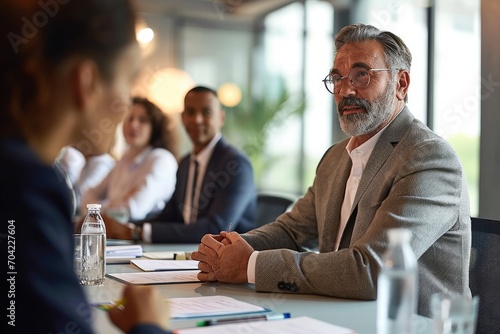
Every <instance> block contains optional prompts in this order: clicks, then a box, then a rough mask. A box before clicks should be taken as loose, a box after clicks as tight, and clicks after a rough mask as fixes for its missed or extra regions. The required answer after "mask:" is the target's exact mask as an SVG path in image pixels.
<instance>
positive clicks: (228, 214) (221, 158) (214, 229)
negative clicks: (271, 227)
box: [151, 138, 257, 243]
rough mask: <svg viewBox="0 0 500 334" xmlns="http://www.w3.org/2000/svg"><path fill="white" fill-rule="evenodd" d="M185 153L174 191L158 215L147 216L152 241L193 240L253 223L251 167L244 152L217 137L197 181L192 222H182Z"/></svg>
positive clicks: (240, 229)
mask: <svg viewBox="0 0 500 334" xmlns="http://www.w3.org/2000/svg"><path fill="white" fill-rule="evenodd" d="M188 171H189V156H186V157H184V158H183V159H182V161H181V163H180V164H179V169H178V170H177V184H176V186H175V191H174V194H173V195H172V198H171V199H170V201H169V202H168V203H167V204H166V205H165V208H164V209H163V211H162V212H161V213H160V215H159V216H157V217H156V218H154V219H152V220H151V224H152V241H153V242H171V243H197V242H200V240H201V238H202V237H203V235H205V234H206V233H212V234H218V233H219V232H220V231H225V230H227V229H228V227H229V225H231V230H232V231H233V230H234V231H236V232H240V233H243V232H247V231H249V230H251V229H252V228H253V227H254V224H255V217H256V207H257V199H256V198H257V196H256V190H255V184H254V179H253V170H252V165H251V164H250V161H249V160H248V158H247V157H246V156H244V155H243V154H242V153H240V152H239V151H238V150H236V149H235V148H234V147H232V146H230V145H229V144H227V143H226V141H225V140H224V138H221V139H220V140H219V142H218V143H217V144H216V145H215V148H214V151H213V153H212V157H211V158H210V160H209V162H208V165H207V170H206V172H205V176H204V178H203V182H202V185H201V193H200V200H199V205H198V210H199V211H198V218H197V221H196V223H193V224H189V225H186V224H184V220H183V217H182V211H183V205H184V198H185V195H186V183H187V177H188Z"/></svg>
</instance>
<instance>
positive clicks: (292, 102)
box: [223, 84, 305, 184]
mask: <svg viewBox="0 0 500 334" xmlns="http://www.w3.org/2000/svg"><path fill="white" fill-rule="evenodd" d="M266 91H267V90H266ZM304 110H305V102H304V100H303V99H302V98H298V99H297V98H294V97H292V96H291V94H290V93H289V91H288V90H287V89H286V87H285V86H284V85H283V84H280V85H279V86H278V92H277V94H275V96H274V97H272V96H270V95H269V94H267V95H264V96H262V97H258V98H254V99H252V100H251V101H250V102H249V103H248V102H246V101H242V102H241V103H240V104H239V105H238V106H236V107H233V108H229V109H227V111H226V124H225V126H224V128H223V133H224V136H226V137H227V138H228V140H229V141H230V142H231V143H234V144H235V145H237V146H238V147H240V148H241V149H242V150H243V151H244V152H245V153H246V154H247V155H248V156H249V158H250V160H251V162H252V166H253V168H254V173H255V179H256V182H257V184H260V180H261V177H262V174H263V172H264V171H265V170H266V169H267V168H269V166H270V165H272V164H273V163H274V162H275V161H276V159H277V157H274V158H273V157H271V156H268V155H265V154H264V151H265V148H266V145H267V142H268V139H269V136H270V134H271V133H272V132H273V131H274V130H276V129H277V128H279V127H280V126H282V125H283V124H284V122H285V121H286V120H287V119H288V118H289V117H292V116H298V115H301V114H302V113H303V112H304Z"/></svg>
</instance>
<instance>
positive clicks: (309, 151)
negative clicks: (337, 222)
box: [255, 1, 333, 194]
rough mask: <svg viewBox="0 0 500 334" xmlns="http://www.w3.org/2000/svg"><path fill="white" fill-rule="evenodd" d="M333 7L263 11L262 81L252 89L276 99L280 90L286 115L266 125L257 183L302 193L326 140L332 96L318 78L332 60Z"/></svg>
mask: <svg viewBox="0 0 500 334" xmlns="http://www.w3.org/2000/svg"><path fill="white" fill-rule="evenodd" d="M332 29H333V7H332V6H331V4H329V3H327V2H324V1H307V2H306V5H305V6H304V5H303V4H301V3H295V4H291V5H288V6H286V7H284V8H281V9H279V10H277V11H275V12H273V13H271V14H269V15H268V16H267V17H266V18H265V21H264V31H263V36H262V40H263V42H262V52H263V57H261V59H262V67H261V69H263V70H264V74H263V75H261V78H262V81H261V82H262V84H261V86H260V87H259V90H257V91H256V92H255V93H256V95H258V96H268V97H269V98H271V99H276V97H277V96H279V95H280V92H279V90H283V89H284V90H286V92H287V93H288V94H289V101H288V102H289V103H287V105H286V106H285V107H286V108H288V109H289V110H288V112H287V113H285V114H287V115H288V116H289V117H288V118H287V119H285V120H284V121H282V122H279V124H277V126H273V127H272V131H270V136H269V137H268V142H267V145H266V147H265V152H264V156H265V158H266V160H267V162H266V165H265V168H264V169H263V171H262V173H261V178H260V180H259V188H261V189H263V190H271V191H286V192H291V193H296V194H303V193H304V192H305V190H306V188H307V187H308V186H310V185H311V184H312V181H313V179H314V175H315V169H316V166H317V164H318V162H319V160H320V159H321V157H322V156H323V154H324V152H325V151H326V150H327V148H328V147H329V146H330V145H331V131H332V130H331V124H332V121H331V117H332V102H333V99H332V96H331V94H329V93H328V92H327V91H326V90H325V88H324V86H323V83H322V82H321V80H322V79H323V78H324V77H325V76H326V74H327V73H328V70H329V69H330V68H331V66H332V63H333V38H332V35H333V31H332Z"/></svg>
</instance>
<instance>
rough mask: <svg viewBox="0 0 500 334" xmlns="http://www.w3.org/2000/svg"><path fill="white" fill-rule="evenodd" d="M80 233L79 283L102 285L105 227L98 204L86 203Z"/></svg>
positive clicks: (104, 269)
mask: <svg viewBox="0 0 500 334" xmlns="http://www.w3.org/2000/svg"><path fill="white" fill-rule="evenodd" d="M87 210H88V213H87V216H86V217H85V220H84V221H83V226H82V234H81V254H82V256H81V275H80V284H83V285H102V284H103V283H104V276H105V275H106V227H105V226H104V221H103V219H102V217H101V205H100V204H87Z"/></svg>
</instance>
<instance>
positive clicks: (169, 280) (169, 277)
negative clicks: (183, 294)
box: [106, 270, 200, 285]
mask: <svg viewBox="0 0 500 334" xmlns="http://www.w3.org/2000/svg"><path fill="white" fill-rule="evenodd" d="M199 272H200V271H199V270H179V271H154V272H142V271H141V272H136V273H118V274H106V276H108V277H111V278H114V279H116V280H118V281H120V282H123V283H127V284H141V285H143V284H173V283H194V282H199V281H200V280H199V279H198V273H199Z"/></svg>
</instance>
